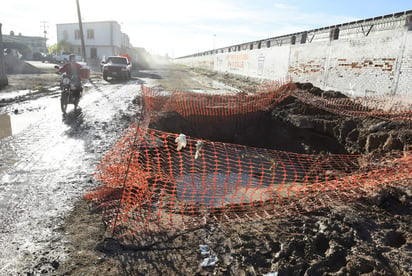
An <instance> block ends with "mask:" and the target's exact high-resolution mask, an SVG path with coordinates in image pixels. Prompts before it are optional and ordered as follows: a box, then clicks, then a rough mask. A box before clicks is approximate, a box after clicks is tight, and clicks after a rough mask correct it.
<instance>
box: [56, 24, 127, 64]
mask: <svg viewBox="0 0 412 276" xmlns="http://www.w3.org/2000/svg"><path fill="white" fill-rule="evenodd" d="M76 30H79V25H78V24H77V23H69V24H57V41H61V40H63V39H64V32H65V31H66V32H67V34H68V37H67V41H68V42H69V43H71V44H72V45H74V47H75V48H77V49H80V47H81V39H75V31H76ZM88 30H94V38H88V37H87V31H88ZM83 34H84V42H85V48H86V57H87V58H90V56H91V48H96V49H97V58H98V59H101V58H102V57H103V56H111V55H117V54H120V52H121V50H120V48H121V47H122V46H123V47H131V45H130V42H129V40H128V39H126V38H128V36H127V35H125V34H123V33H122V32H121V27H120V24H119V23H117V22H115V21H104V22H85V23H83ZM78 52H80V50H78Z"/></svg>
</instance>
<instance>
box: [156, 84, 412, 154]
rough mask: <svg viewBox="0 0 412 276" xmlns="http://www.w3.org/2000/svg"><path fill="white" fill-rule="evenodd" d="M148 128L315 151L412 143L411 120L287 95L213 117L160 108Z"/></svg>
mask: <svg viewBox="0 0 412 276" xmlns="http://www.w3.org/2000/svg"><path fill="white" fill-rule="evenodd" d="M296 85H297V88H298V89H302V88H303V89H305V90H306V91H307V92H308V93H313V94H314V95H319V94H320V93H322V96H323V97H345V96H344V95H343V94H341V93H339V92H333V91H329V92H324V91H322V90H320V89H319V88H316V87H313V86H312V85H311V84H299V83H298V84H296ZM149 128H154V129H158V130H161V131H165V132H170V133H183V134H185V135H188V136H191V137H193V138H199V139H206V140H210V141H219V142H224V143H231V144H238V145H245V146H250V147H257V148H265V149H273V150H279V151H288V152H294V153H306V154H319V153H332V154H369V153H385V152H390V151H393V150H395V151H396V150H404V149H408V148H409V149H410V148H412V146H411V145H412V128H411V123H410V122H406V121H388V120H382V119H380V118H373V117H372V118H354V117H349V116H342V115H338V114H333V113H330V112H328V111H325V110H323V109H320V108H317V107H315V106H310V105H307V104H304V103H302V102H301V101H299V100H298V99H296V98H295V97H293V96H289V97H287V98H286V99H285V100H283V101H282V102H281V103H279V104H278V105H276V106H275V107H274V108H273V109H271V110H270V111H267V112H255V113H251V114H245V115H237V116H228V117H226V118H222V117H221V118H213V117H205V116H193V115H192V116H190V117H186V118H185V117H183V116H181V115H180V114H178V113H177V112H167V113H164V114H160V115H159V116H157V117H156V119H155V120H153V121H152V122H151V123H150V125H149Z"/></svg>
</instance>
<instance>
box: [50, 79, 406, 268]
mask: <svg viewBox="0 0 412 276" xmlns="http://www.w3.org/2000/svg"><path fill="white" fill-rule="evenodd" d="M215 78H216V79H219V76H215ZM224 79H226V81H228V84H229V85H230V78H228V77H227V76H225V77H224ZM236 81H239V80H236ZM296 87H297V89H301V90H305V91H306V92H307V93H309V94H311V95H314V96H319V95H322V97H331V98H344V96H343V95H342V94H341V93H338V92H333V91H322V90H320V89H319V88H316V87H313V86H312V85H311V84H296ZM148 127H149V128H150V129H154V130H158V131H160V132H167V133H169V134H170V136H168V137H167V138H164V140H163V139H157V138H156V139H153V141H155V142H153V143H149V145H153V146H151V148H150V150H152V151H151V153H154V155H153V156H156V155H159V157H161V158H159V159H161V160H163V161H162V162H164V160H168V159H167V158H169V156H167V155H164V156H160V155H162V154H165V153H162V152H160V153H159V152H157V148H158V145H155V143H159V145H160V144H162V143H163V144H162V146H164V144H165V143H166V142H170V148H171V149H172V148H173V151H172V150H170V153H172V154H171V156H172V157H171V158H172V159H171V160H173V158H174V157H173V155H174V154H176V155H177V151H176V145H175V144H174V143H173V142H174V138H175V137H176V136H177V135H178V134H180V133H182V134H185V135H186V136H188V137H191V138H193V139H201V140H208V141H214V142H219V143H220V142H221V143H228V144H229V143H230V144H234V145H237V146H239V147H241V146H248V147H254V148H261V149H268V150H275V151H285V152H288V153H290V154H291V155H293V154H296V155H297V154H311V155H314V156H320V157H322V158H323V157H325V156H326V155H327V154H342V155H348V156H349V155H356V156H357V157H356V158H358V157H359V156H360V157H362V156H368V159H367V161H368V162H369V163H368V164H367V165H363V164H361V163H360V162H359V164H358V167H356V169H359V168H360V171H361V173H362V174H359V175H361V176H362V177H364V176H365V175H367V177H369V176H370V177H372V178H373V180H374V181H375V180H376V181H375V182H374V183H373V184H377V183H376V182H380V183H378V184H379V185H381V184H382V183H383V184H382V185H381V186H379V187H377V186H372V185H371V186H370V187H369V188H368V192H367V193H365V192H364V190H362V189H358V188H359V187H360V186H362V185H366V184H367V183H366V181H363V179H362V178H358V180H356V179H355V178H356V177H359V175H355V176H354V177H352V176H351V175H352V174H351V173H352V172H351V171H350V172H349V173H347V172H345V174H343V175H344V176H342V175H341V174H336V175H334V177H333V180H336V181H338V179H339V178H340V177H345V179H346V180H347V181H348V182H347V183H349V184H351V183H352V184H353V183H355V184H357V185H355V186H356V187H355V186H354V188H353V191H352V193H348V197H347V201H345V197H342V198H341V197H340V195H339V192H334V191H331V192H329V191H325V192H324V195H325V197H326V198H327V200H324V201H323V199H319V201H317V202H319V203H320V204H319V205H317V206H314V207H315V208H312V210H310V211H304V212H302V210H299V208H298V207H299V205H293V204H290V205H288V204H289V203H285V204H284V205H282V206H280V207H281V208H283V210H281V211H282V212H283V213H281V215H279V216H274V217H272V218H270V219H263V220H262V219H261V220H259V219H256V220H239V221H231V222H228V223H227V222H220V223H219V222H214V223H207V224H205V225H202V226H199V227H189V228H188V229H185V230H183V229H174V230H173V231H169V232H162V233H149V234H147V233H143V232H140V229H139V227H137V226H136V229H135V230H136V233H135V237H134V238H135V239H134V240H133V241H132V242H130V241H127V242H125V241H124V240H123V239H122V238H121V237H119V238H117V237H116V236H114V239H113V238H112V236H111V233H110V230H109V229H104V226H103V225H102V223H101V215H100V213H99V212H90V211H89V210H90V208H91V210H94V211H96V209H94V208H93V207H91V206H92V205H88V204H87V203H86V202H79V203H78V206H77V207H76V208H75V212H73V213H72V214H71V216H70V217H69V218H68V220H67V225H66V227H65V229H64V230H65V232H66V233H68V234H69V235H72V238H71V239H70V242H69V243H68V251H69V252H70V258H69V261H68V262H65V263H61V264H60V266H59V268H58V269H57V270H56V271H57V272H58V274H59V275H75V274H78V275H79V274H87V273H91V272H92V271H93V272H92V273H94V274H95V275H97V274H100V275H103V274H104V275H211V274H213V275H410V274H411V273H412V270H411V268H410V264H411V263H412V234H411V233H412V228H411V225H412V224H411V221H412V203H411V202H412V190H411V179H410V163H411V160H410V158H411V157H410V152H409V150H410V148H411V146H412V130H411V125H410V123H409V122H408V121H402V120H384V119H382V118H378V117H376V116H375V117H373V116H372V117H363V118H359V117H353V116H344V115H341V114H336V113H333V112H329V111H326V110H324V109H321V108H319V107H316V106H313V105H308V104H306V103H304V102H302V101H300V100H299V99H298V98H296V97H294V96H292V95H291V96H288V97H287V98H285V99H284V100H283V101H282V102H280V103H279V104H277V105H275V106H274V107H273V108H271V109H270V110H268V111H266V112H255V113H249V114H247V115H241V116H231V117H230V118H222V117H221V118H216V117H215V118H210V117H209V118H205V117H204V116H203V117H202V116H189V117H183V116H181V115H180V114H179V113H177V112H167V113H162V114H157V116H156V117H155V118H153V120H151V122H150V124H149V126H148ZM173 135H175V136H173ZM156 137H161V136H160V135H159V136H156ZM162 138H163V137H162ZM160 140H161V141H160ZM188 147H189V146H188ZM204 147H205V146H204ZM203 150H206V148H203ZM187 151H188V149H186V153H187ZM182 152H184V150H182ZM257 152H260V151H257ZM394 153H396V154H395V156H397V157H399V158H400V159H401V160H402V162H405V163H406V164H407V165H406V168H405V167H403V168H401V169H403V170H402V173H405V172H406V174H407V175H409V178H404V179H401V180H398V181H397V180H393V181H389V180H388V178H390V177H393V179H396V174H394V173H392V172H391V171H390V168H394V169H398V168H399V167H400V165H399V164H401V162H399V163H390V162H391V161H385V162H387V163H386V164H384V168H385V170H387V171H385V170H380V167H379V166H380V165H379V164H378V163H376V164H375V163H373V162H375V161H376V162H379V160H385V159H384V158H383V159H379V158H380V157H382V156H386V155H388V156H391V154H394ZM182 154H183V153H182ZM203 154H205V152H203ZM325 154H326V155H325ZM397 154H399V155H397ZM166 157H167V158H166ZM183 159H184V158H183ZM184 160H188V159H184ZM191 160H192V159H191ZM357 160H359V159H357ZM193 162H194V161H193ZM146 163H147V164H148V166H151V165H152V164H154V165H156V164H157V162H146ZM372 163H373V164H372ZM159 164H160V162H159ZM162 164H163V163H162ZM174 164H177V163H174ZM179 164H180V163H179ZM211 164H213V165H214V163H213V162H211ZM371 164H372V165H371ZM188 165H190V164H188ZM182 166H184V165H182ZM408 166H409V167H408ZM169 167H170V171H167V169H168V168H169ZM176 168H177V169H176ZM370 168H374V169H376V170H374V171H372V173H371V174H370V175H368V171H367V169H370ZM163 169H164V170H166V174H165V175H171V174H172V173H175V172H176V171H179V170H183V169H186V168H183V167H179V166H178V165H176V166H163V167H162V170H163ZM273 170H274V171H275V169H273ZM187 171H191V170H190V169H187ZM163 172H164V171H162V173H163ZM385 172H388V173H387V175H386V174H385ZM408 172H409V174H408ZM295 173H296V171H295ZM330 173H331V172H329V171H328V172H326V171H324V174H325V175H326V177H325V178H323V179H321V180H320V181H319V183H321V182H322V183H323V182H324V180H325V179H326V181H327V180H328V176H330ZM399 175H401V174H400V173H399ZM259 177H260V176H259ZM295 177H296V176H295ZM156 179H158V178H156V177H153V178H152V181H156ZM182 179H183V178H182ZM249 179H250V178H249ZM262 179H263V178H262ZM365 179H367V178H365ZM162 185H164V186H161V187H163V190H167V183H163V184H162ZM162 193H163V191H162ZM173 193H174V191H173ZM177 194H178V192H177ZM167 196H169V194H167V195H166V193H165V196H164V198H166V197H167ZM333 199H339V200H340V201H339V202H333ZM293 200H294V198H293ZM293 200H291V202H292V201H293ZM165 201H167V200H165ZM175 202H176V201H175ZM332 203H334V204H332ZM160 204H161V203H160ZM175 205H177V204H176V203H175ZM157 206H158V205H157ZM292 209H293V210H292ZM156 210H157V209H156ZM106 211H108V210H106ZM109 211H110V210H109ZM281 211H279V212H281ZM289 211H290V212H289ZM159 213H160V212H159ZM171 213H172V212H171ZM179 216H183V213H179ZM168 218H169V217H168ZM170 218H172V216H170ZM85 222H86V223H85ZM105 237H106V238H105ZM107 237H109V238H107ZM84 241H87V242H84ZM202 248H203V249H202ZM205 248H206V251H208V254H203V253H204V252H203V251H204V249H205ZM202 250H203V251H202ZM212 256H213V257H214V258H216V260H217V261H216V262H213V264H211V265H209V266H202V265H201V264H202V263H203V262H204V261H205V260H206V257H212ZM80 264H81V265H80Z"/></svg>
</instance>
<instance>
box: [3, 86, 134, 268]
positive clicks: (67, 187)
mask: <svg viewBox="0 0 412 276" xmlns="http://www.w3.org/2000/svg"><path fill="white" fill-rule="evenodd" d="M139 91H140V87H139V86H137V85H135V83H133V82H129V83H127V84H123V85H122V84H115V85H98V86H96V87H95V88H91V89H89V90H88V91H87V92H86V93H85V94H84V96H83V98H82V99H81V101H80V107H81V110H80V111H78V112H74V111H73V110H72V109H69V110H68V115H67V116H66V117H65V118H63V119H62V116H61V112H60V106H59V99H58V98H55V99H53V100H52V102H53V105H50V106H47V107H46V112H45V115H44V117H43V119H41V120H39V121H37V122H35V123H34V124H32V125H31V126H29V127H28V128H27V129H25V130H24V131H22V132H21V133H19V134H17V135H15V136H11V137H8V138H6V139H3V140H0V150H1V152H0V154H1V155H3V152H5V155H3V156H7V158H10V159H11V160H10V161H9V162H6V165H5V166H4V168H3V169H2V170H1V171H0V202H1V203H0V233H1V235H0V247H1V248H2V249H3V250H2V251H1V252H0V274H3V275H4V274H10V273H11V274H15V273H22V272H24V273H29V272H31V271H32V270H33V267H36V266H35V264H36V263H39V262H43V263H47V262H44V259H50V261H49V263H52V262H57V263H58V262H59V261H61V258H64V256H65V253H64V250H65V249H64V241H62V240H61V234H60V231H59V229H60V228H61V224H62V222H63V220H64V216H65V214H67V212H68V211H70V210H71V209H72V208H73V206H74V201H75V200H76V199H79V198H80V197H81V196H82V195H83V193H84V191H85V190H86V189H87V188H90V187H92V186H93V180H92V176H93V172H94V171H95V169H96V166H97V164H98V162H99V161H100V158H101V155H102V153H103V152H104V151H106V150H107V149H108V148H109V147H110V145H111V144H112V143H113V142H114V140H115V139H116V138H117V135H118V134H119V133H120V132H121V131H122V130H123V129H124V128H125V127H126V126H127V125H128V124H130V120H131V119H132V117H133V115H134V114H135V113H136V111H137V110H136V108H133V106H131V102H132V100H133V99H134V98H135V97H136V96H137V94H138V93H139ZM70 107H72V106H70ZM10 149H12V150H10ZM2 163H3V162H2Z"/></svg>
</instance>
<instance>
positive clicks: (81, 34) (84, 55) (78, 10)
mask: <svg viewBox="0 0 412 276" xmlns="http://www.w3.org/2000/svg"><path fill="white" fill-rule="evenodd" d="M76 3H77V16H78V17H79V28H80V39H81V42H82V57H83V61H84V62H86V47H85V45H84V35H83V24H82V15H81V14H80V5H79V0H76Z"/></svg>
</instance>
